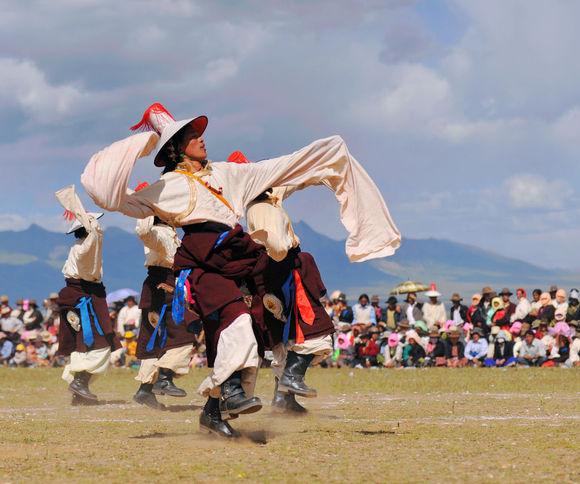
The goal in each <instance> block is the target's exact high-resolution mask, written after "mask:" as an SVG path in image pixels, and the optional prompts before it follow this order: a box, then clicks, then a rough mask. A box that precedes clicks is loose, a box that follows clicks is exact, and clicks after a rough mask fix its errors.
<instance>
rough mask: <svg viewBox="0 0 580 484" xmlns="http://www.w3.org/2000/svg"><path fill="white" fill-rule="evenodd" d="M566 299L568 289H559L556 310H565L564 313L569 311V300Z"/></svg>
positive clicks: (555, 304)
mask: <svg viewBox="0 0 580 484" xmlns="http://www.w3.org/2000/svg"><path fill="white" fill-rule="evenodd" d="M566 299H567V298H566V291H565V290H564V289H558V290H557V291H556V302H555V303H554V307H555V308H556V310H558V309H560V310H563V311H564V314H565V313H566V312H567V311H568V301H567V300H566Z"/></svg>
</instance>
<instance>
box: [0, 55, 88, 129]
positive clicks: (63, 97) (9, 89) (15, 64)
mask: <svg viewBox="0 0 580 484" xmlns="http://www.w3.org/2000/svg"><path fill="white" fill-rule="evenodd" d="M0 71H1V72H2V77H0V103H1V105H3V106H5V107H6V106H12V107H18V108H20V109H22V110H23V111H25V112H26V113H27V114H29V115H30V116H31V117H32V118H34V119H35V120H36V121H38V122H41V123H50V122H53V121H55V120H58V119H61V118H62V117H63V116H66V115H67V114H69V113H71V112H73V111H75V110H76V109H77V107H78V104H79V103H80V102H81V100H82V99H83V97H84V96H85V95H86V94H85V93H84V92H83V91H82V90H81V89H80V88H78V87H76V86H74V85H72V84H56V85H55V84H51V83H50V82H48V80H47V79H46V76H45V74H44V73H43V72H42V71H41V70H40V69H39V68H38V67H37V66H36V65H35V64H34V63H33V62H31V61H29V60H18V59H11V58H0Z"/></svg>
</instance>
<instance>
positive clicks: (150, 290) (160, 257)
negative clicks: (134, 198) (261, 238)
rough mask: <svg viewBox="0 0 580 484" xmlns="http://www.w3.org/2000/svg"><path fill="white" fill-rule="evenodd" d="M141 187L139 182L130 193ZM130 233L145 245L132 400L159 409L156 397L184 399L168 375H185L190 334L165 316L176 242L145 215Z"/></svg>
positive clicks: (174, 235) (192, 336)
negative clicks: (135, 387) (135, 384)
mask: <svg viewBox="0 0 580 484" xmlns="http://www.w3.org/2000/svg"><path fill="white" fill-rule="evenodd" d="M146 186H147V184H140V185H139V186H138V187H137V189H136V190H137V191H138V190H139V189H142V188H145V187H146ZM135 231H136V232H137V235H138V236H139V238H140V239H141V240H142V241H143V244H144V246H145V267H147V278H146V279H145V281H144V282H143V289H142V290H141V298H140V301H139V307H140V308H141V310H142V312H141V328H140V331H139V338H138V340H137V358H139V359H140V360H141V366H140V367H139V373H138V374H137V376H136V377H135V379H136V380H137V381H139V382H141V386H140V387H139V390H138V391H137V393H136V394H135V395H134V396H133V400H135V401H136V402H137V403H140V404H142V405H147V406H149V407H151V408H154V409H159V410H161V409H163V408H164V406H163V405H162V404H161V403H159V402H158V401H157V398H156V397H155V395H156V394H157V395H169V396H172V397H185V396H186V395H187V393H186V392H185V390H183V389H181V388H178V387H177V386H175V384H174V383H173V377H174V376H182V375H186V374H187V373H189V362H190V361H191V356H192V352H193V342H194V341H195V334H194V333H193V331H191V332H190V331H188V322H189V321H184V322H183V323H182V324H179V325H177V324H175V323H174V321H173V317H172V312H171V300H172V297H173V287H174V285H175V277H174V276H173V257H174V256H175V251H176V250H177V248H178V247H179V244H180V241H179V237H178V236H177V233H176V232H175V229H174V228H173V227H171V226H169V225H167V224H165V223H164V222H162V221H161V220H160V219H159V218H157V217H147V218H144V219H141V220H139V221H138V222H137V228H136V229H135ZM188 313H189V312H188ZM188 319H190V318H188Z"/></svg>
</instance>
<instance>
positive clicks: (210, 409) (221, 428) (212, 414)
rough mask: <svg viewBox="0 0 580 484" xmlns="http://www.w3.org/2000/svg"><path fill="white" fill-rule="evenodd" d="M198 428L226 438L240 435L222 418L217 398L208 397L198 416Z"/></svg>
mask: <svg viewBox="0 0 580 484" xmlns="http://www.w3.org/2000/svg"><path fill="white" fill-rule="evenodd" d="M199 429H200V430H202V431H205V432H209V433H210V434H214V435H218V436H219V437H226V438H228V439H232V438H236V437H239V436H240V433H239V432H238V431H236V430H234V429H233V428H232V427H231V425H230V424H229V423H228V422H225V421H223V420H222V417H221V413H220V403H219V400H218V399H217V398H211V397H210V398H208V400H207V402H206V404H205V406H204V407H203V410H202V411H201V415H200V416H199Z"/></svg>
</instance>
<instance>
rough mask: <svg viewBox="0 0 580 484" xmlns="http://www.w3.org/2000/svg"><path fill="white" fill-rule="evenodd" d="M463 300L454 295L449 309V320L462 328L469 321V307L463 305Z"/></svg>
mask: <svg viewBox="0 0 580 484" xmlns="http://www.w3.org/2000/svg"><path fill="white" fill-rule="evenodd" d="M461 301H463V298H462V297H461V296H460V295H459V294H457V293H454V294H453V295H452V296H451V308H450V309H449V319H450V320H452V321H453V322H454V323H455V325H456V326H461V325H462V324H463V323H464V322H466V321H467V306H466V305H465V304H461Z"/></svg>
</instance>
